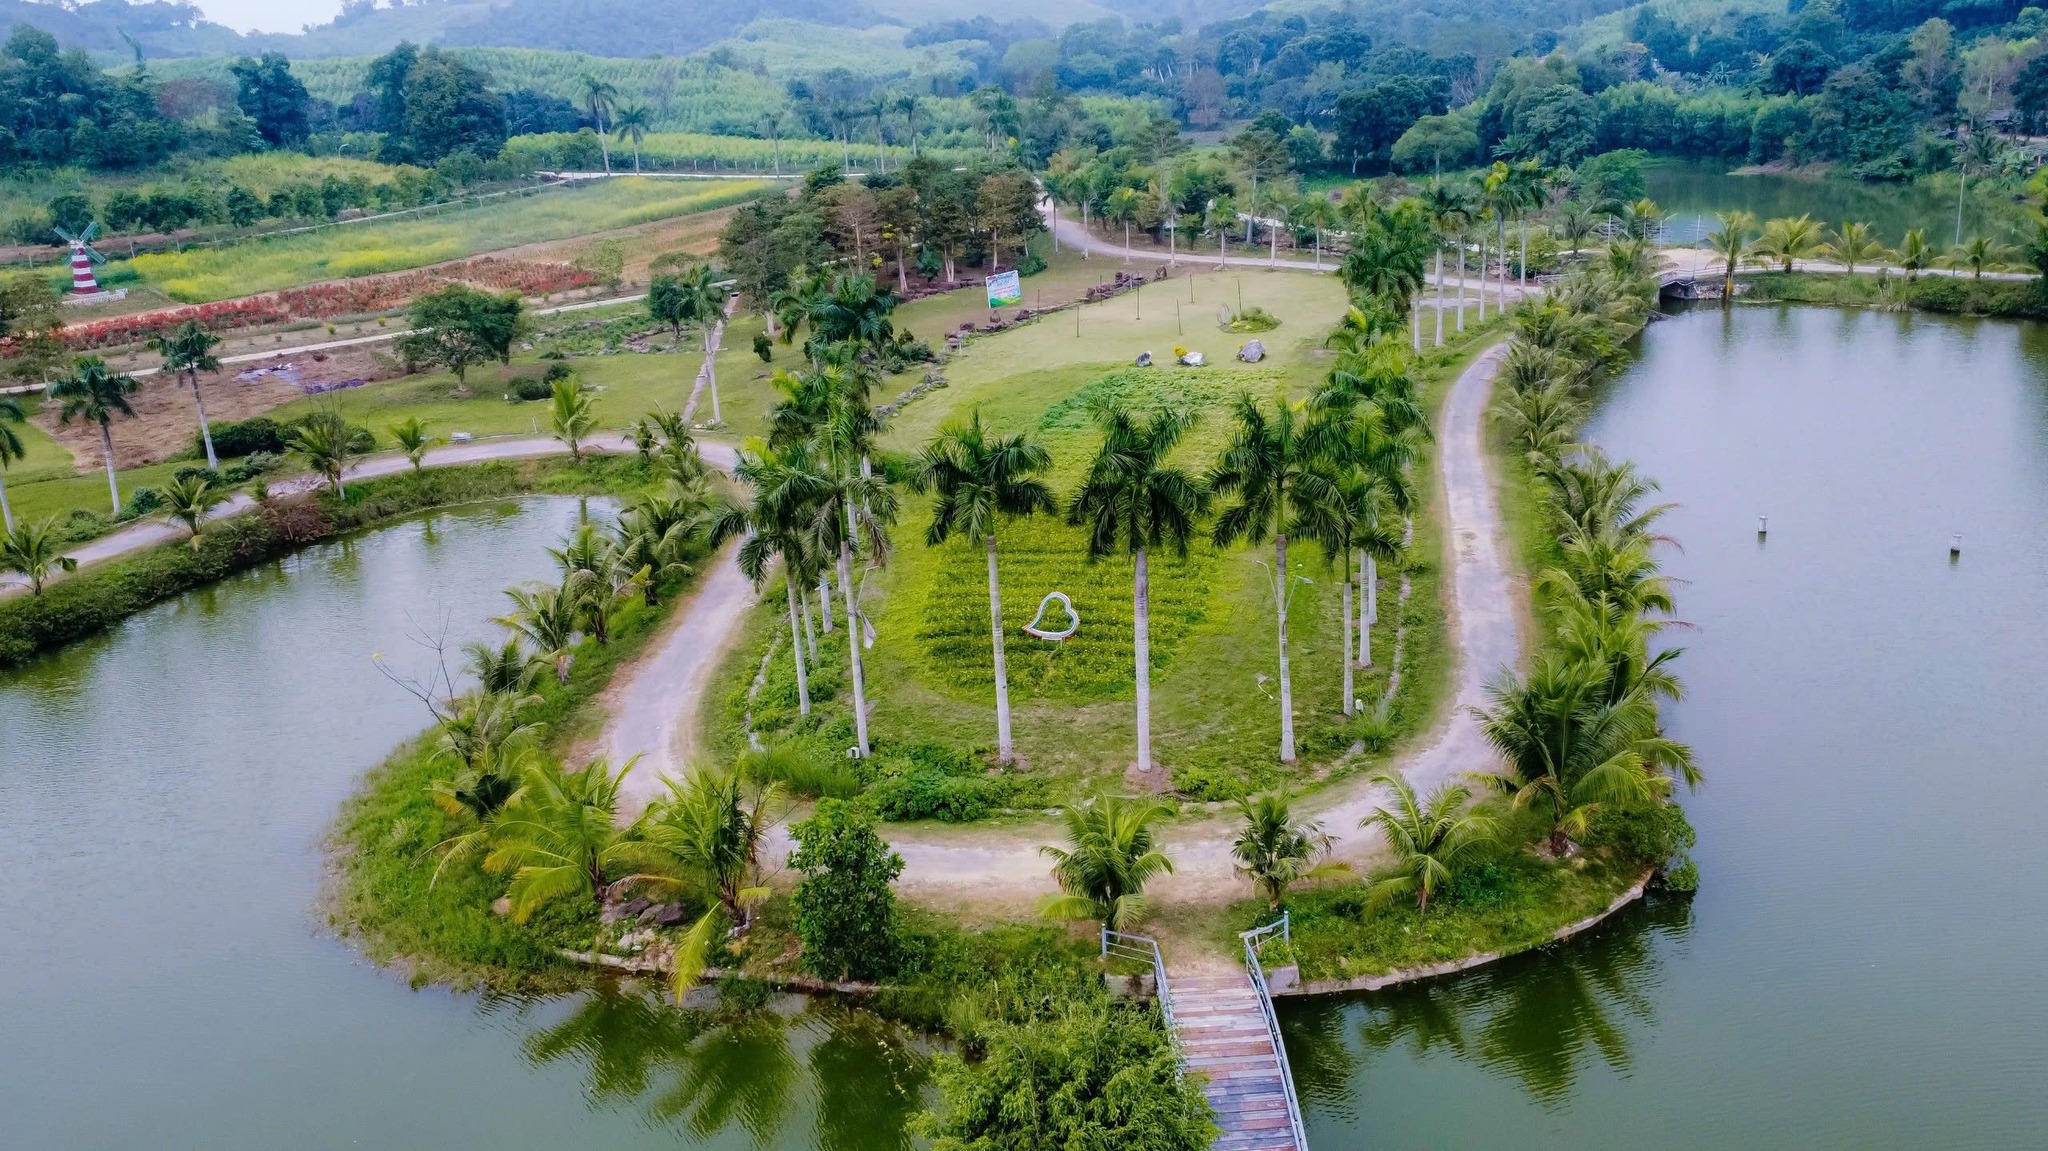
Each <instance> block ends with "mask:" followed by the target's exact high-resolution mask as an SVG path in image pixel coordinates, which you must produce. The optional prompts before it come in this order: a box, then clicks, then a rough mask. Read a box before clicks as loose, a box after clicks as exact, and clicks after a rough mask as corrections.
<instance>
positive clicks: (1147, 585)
mask: <svg viewBox="0 0 2048 1151" xmlns="http://www.w3.org/2000/svg"><path fill="white" fill-rule="evenodd" d="M1132 559H1133V566H1132V571H1131V650H1132V652H1133V654H1134V656H1135V659H1136V664H1137V673H1138V770H1139V771H1151V770H1152V572H1151V565H1150V564H1149V563H1147V560H1146V554H1145V549H1144V548H1139V549H1138V551H1137V554H1136V555H1135V556H1133V557H1132Z"/></svg>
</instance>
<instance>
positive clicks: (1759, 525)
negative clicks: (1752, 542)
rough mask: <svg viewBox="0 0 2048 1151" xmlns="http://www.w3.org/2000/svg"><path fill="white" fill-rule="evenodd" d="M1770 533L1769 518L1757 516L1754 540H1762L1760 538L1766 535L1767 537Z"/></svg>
mask: <svg viewBox="0 0 2048 1151" xmlns="http://www.w3.org/2000/svg"><path fill="white" fill-rule="evenodd" d="M1770 531H1771V517H1769V516H1758V517H1756V538H1758V539H1762V538H1764V537H1765V536H1766V535H1769V534H1770Z"/></svg>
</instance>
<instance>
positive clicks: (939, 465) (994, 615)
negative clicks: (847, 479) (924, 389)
mask: <svg viewBox="0 0 2048 1151" xmlns="http://www.w3.org/2000/svg"><path fill="white" fill-rule="evenodd" d="M1051 466H1052V455H1051V453H1049V452H1047V451H1046V450H1045V448H1044V447H1043V446H1042V445H1040V444H1036V443H1033V442H1032V441H1030V440H1029V439H1026V438H1025V437H1024V436H1022V435H1012V436H1004V437H1001V438H994V439H992V438H990V436H989V435H988V433H987V432H986V431H984V430H983V428H982V426H981V412H980V411H979V410H978V409H977V410H976V411H975V412H973V413H972V414H971V415H970V416H969V417H968V421H967V423H965V424H959V423H955V424H949V425H947V426H946V427H944V428H942V429H940V431H939V434H938V435H937V436H935V437H934V438H933V439H932V442H931V443H930V444H928V445H926V446H925V449H924V453H923V454H922V455H921V456H920V457H919V458H918V464H917V470H916V471H915V472H913V473H912V475H911V479H910V486H911V490H913V491H916V492H920V493H922V492H927V491H930V492H935V493H937V496H938V498H937V499H935V500H933V501H932V522H931V526H930V527H929V528H927V529H926V530H925V534H924V542H925V545H926V546H927V547H938V546H939V545H941V544H943V543H945V542H946V541H947V540H948V539H950V538H952V537H953V535H954V534H955V533H958V534H960V535H963V536H966V537H967V542H968V543H970V544H977V543H978V544H981V545H982V546H983V548H984V549H986V551H987V554H988V620H989V637H990V639H991V641H992V642H993V644H994V650H995V678H996V756H997V758H998V759H999V760H1001V761H1002V762H1003V763H1009V762H1010V761H1011V760H1013V759H1015V758H1016V753H1015V751H1014V749H1013V747H1012V744H1011V741H1010V682H1009V672H1008V670H1007V666H1006V665H1005V663H1004V660H1003V595H1002V589H1001V585H1000V583H999V582H998V580H997V576H996V528H997V526H998V525H999V524H1000V523H1001V522H1002V519H1003V517H1005V516H1029V515H1035V514H1037V513H1039V512H1050V511H1052V510H1053V507H1054V504H1053V498H1052V489H1051V488H1048V487H1046V485H1045V481H1043V480H1040V479H1038V478H1036V474H1037V473H1039V472H1043V471H1044V470H1046V469H1047V468H1049V467H1051Z"/></svg>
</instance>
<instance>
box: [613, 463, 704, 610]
mask: <svg viewBox="0 0 2048 1151" xmlns="http://www.w3.org/2000/svg"><path fill="white" fill-rule="evenodd" d="M725 510H726V508H725V507H724V505H722V504H719V503H715V502H714V501H713V500H712V498H711V494H710V492H709V491H708V490H706V488H705V486H704V483H703V481H701V480H697V481H694V482H691V483H681V482H678V481H676V480H673V479H671V480H668V481H667V482H665V483H664V484H663V485H662V486H661V487H660V488H659V489H657V490H655V491H652V492H648V493H647V494H645V495H643V496H641V497H640V498H639V499H637V500H635V501H633V503H631V504H630V505H628V506H627V507H626V509H625V510H624V511H623V512H620V513H619V527H618V536H617V538H616V540H615V541H614V543H613V547H614V548H615V549H616V550H617V552H618V559H619V560H620V561H621V562H623V563H624V564H626V565H627V566H629V567H632V568H645V569H646V571H647V575H648V578H647V579H646V581H645V582H644V584H643V586H642V588H641V590H642V592H643V593H644V594H645V596H646V599H647V606H649V607H653V606H654V605H656V604H658V603H660V602H661V584H662V581H663V580H668V579H676V578H680V577H682V576H686V575H689V574H691V573H692V572H693V571H695V570H696V569H695V567H694V566H692V565H691V563H690V557H691V556H693V555H694V554H696V551H697V548H698V546H699V544H700V543H701V542H702V541H704V540H705V539H706V537H707V536H709V535H710V534H711V533H712V531H713V529H714V526H715V525H716V524H717V522H718V521H719V519H720V517H721V515H722V514H723V513H724V511H725Z"/></svg>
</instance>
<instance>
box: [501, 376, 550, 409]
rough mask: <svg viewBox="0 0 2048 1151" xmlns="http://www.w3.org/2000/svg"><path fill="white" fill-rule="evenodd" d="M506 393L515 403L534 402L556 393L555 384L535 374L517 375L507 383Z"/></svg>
mask: <svg viewBox="0 0 2048 1151" xmlns="http://www.w3.org/2000/svg"><path fill="white" fill-rule="evenodd" d="M505 388H506V393H507V395H508V396H509V397H510V398H511V400H512V401H513V402H514V403H532V402H533V401H535V400H545V399H547V398H548V397H549V396H552V395H554V385H553V384H550V383H548V382H547V381H545V380H541V379H536V378H534V377H533V376H516V377H514V378H513V379H510V380H507V381H506V383H505Z"/></svg>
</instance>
